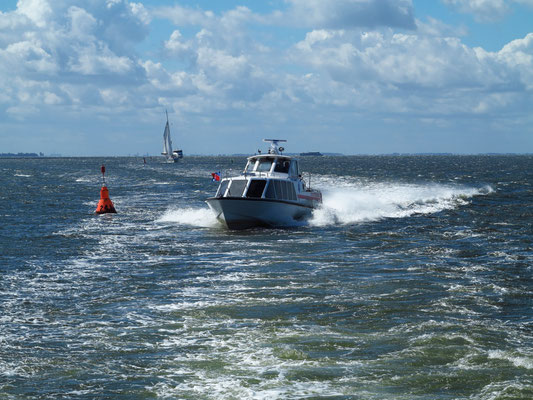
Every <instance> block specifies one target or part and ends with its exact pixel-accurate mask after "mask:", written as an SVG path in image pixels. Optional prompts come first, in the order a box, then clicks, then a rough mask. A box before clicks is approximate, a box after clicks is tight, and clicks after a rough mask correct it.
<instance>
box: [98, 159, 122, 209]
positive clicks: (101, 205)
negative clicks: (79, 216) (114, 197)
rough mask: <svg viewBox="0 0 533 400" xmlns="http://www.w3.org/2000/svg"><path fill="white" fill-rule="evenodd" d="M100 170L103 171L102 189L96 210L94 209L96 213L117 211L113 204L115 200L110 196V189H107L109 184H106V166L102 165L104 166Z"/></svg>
mask: <svg viewBox="0 0 533 400" xmlns="http://www.w3.org/2000/svg"><path fill="white" fill-rule="evenodd" d="M100 171H102V189H100V201H99V202H98V205H97V206H96V210H95V211H94V212H95V213H96V214H107V213H115V214H116V212H117V211H116V210H115V206H114V205H113V202H112V201H111V199H110V198H109V190H107V186H106V184H105V166H104V165H102V168H100Z"/></svg>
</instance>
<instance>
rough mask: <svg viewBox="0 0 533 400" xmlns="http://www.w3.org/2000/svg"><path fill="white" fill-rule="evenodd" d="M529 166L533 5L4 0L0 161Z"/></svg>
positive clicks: (524, 1) (455, 0)
mask: <svg viewBox="0 0 533 400" xmlns="http://www.w3.org/2000/svg"><path fill="white" fill-rule="evenodd" d="M165 110H167V111H168V116H169V120H170V122H171V134H172V139H173V142H174V147H175V148H181V149H183V152H184V154H185V156H187V155H193V154H198V155H200V154H206V155H207V154H235V153H241V154H242V153H244V154H249V153H254V152H255V151H256V150H257V149H258V148H266V147H265V144H264V143H262V139H263V138H276V139H286V140H288V142H287V143H286V146H285V148H286V151H287V152H301V151H321V152H333V153H342V154H390V153H457V154H478V153H533V0H335V1H323V0H263V1H257V0H253V1H252V0H240V1H238V0H225V1H220V0H196V1H192V0H183V1H177V0H160V1H156V0H136V1H128V0H18V1H16V0H2V1H1V2H0V153H9V152H11V153H18V152H37V153H38V152H43V153H44V154H46V155H50V154H62V155H65V156H125V155H157V154H160V152H161V150H162V140H163V130H164V126H165V122H166V116H165Z"/></svg>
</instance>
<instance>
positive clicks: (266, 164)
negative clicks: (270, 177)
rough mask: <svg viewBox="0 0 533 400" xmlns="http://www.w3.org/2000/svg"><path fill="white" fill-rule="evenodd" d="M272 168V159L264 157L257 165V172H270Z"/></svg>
mask: <svg viewBox="0 0 533 400" xmlns="http://www.w3.org/2000/svg"><path fill="white" fill-rule="evenodd" d="M271 168H272V159H270V158H263V159H260V160H259V165H257V168H256V169H255V170H256V171H257V172H270V169H271Z"/></svg>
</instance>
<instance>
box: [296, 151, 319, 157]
mask: <svg viewBox="0 0 533 400" xmlns="http://www.w3.org/2000/svg"><path fill="white" fill-rule="evenodd" d="M300 155H301V156H304V157H305V156H315V157H320V156H322V153H320V152H319V151H308V152H307V153H300Z"/></svg>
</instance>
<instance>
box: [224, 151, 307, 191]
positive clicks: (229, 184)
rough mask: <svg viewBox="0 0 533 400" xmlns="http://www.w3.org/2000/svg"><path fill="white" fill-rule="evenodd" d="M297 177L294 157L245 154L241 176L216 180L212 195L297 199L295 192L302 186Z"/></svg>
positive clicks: (302, 187)
mask: <svg viewBox="0 0 533 400" xmlns="http://www.w3.org/2000/svg"><path fill="white" fill-rule="evenodd" d="M299 178H300V171H299V168H298V160H296V159H292V158H291V157H288V156H283V155H270V154H268V155H267V154H264V155H256V156H252V157H248V162H247V164H246V167H245V169H244V171H243V173H242V175H241V176H239V177H235V178H229V179H228V178H227V179H223V180H222V181H221V182H220V186H219V188H218V191H217V194H216V196H215V197H218V198H220V197H246V198H258V199H259V198H265V199H272V200H284V201H297V200H298V197H297V192H301V191H304V190H305V187H304V186H305V184H304V182H303V181H302V180H301V179H299Z"/></svg>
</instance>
